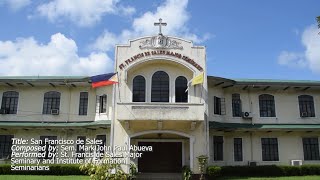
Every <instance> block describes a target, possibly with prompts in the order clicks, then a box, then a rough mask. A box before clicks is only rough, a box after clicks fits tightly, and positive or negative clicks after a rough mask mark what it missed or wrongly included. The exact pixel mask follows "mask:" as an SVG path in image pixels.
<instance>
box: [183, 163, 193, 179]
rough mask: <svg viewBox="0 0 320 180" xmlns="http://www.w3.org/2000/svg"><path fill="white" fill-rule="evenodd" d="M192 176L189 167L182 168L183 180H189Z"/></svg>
mask: <svg viewBox="0 0 320 180" xmlns="http://www.w3.org/2000/svg"><path fill="white" fill-rule="evenodd" d="M191 176H192V171H191V169H190V167H189V166H183V167H182V179H183V180H190V179H191Z"/></svg>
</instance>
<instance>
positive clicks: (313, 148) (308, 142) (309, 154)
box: [302, 137, 320, 160]
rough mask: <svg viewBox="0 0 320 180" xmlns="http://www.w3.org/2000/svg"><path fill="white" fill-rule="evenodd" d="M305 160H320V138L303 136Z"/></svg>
mask: <svg viewBox="0 0 320 180" xmlns="http://www.w3.org/2000/svg"><path fill="white" fill-rule="evenodd" d="M302 142H303V154H304V160H320V156H319V141H318V138H316V137H315V138H302Z"/></svg>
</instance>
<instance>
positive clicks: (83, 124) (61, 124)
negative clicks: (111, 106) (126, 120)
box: [0, 120, 111, 128]
mask: <svg viewBox="0 0 320 180" xmlns="http://www.w3.org/2000/svg"><path fill="white" fill-rule="evenodd" d="M110 125H111V121H110V120H100V121H92V122H23V121H22V122H5V121H1V122H0V127H44V128H46V127H93V126H104V127H105V126H110Z"/></svg>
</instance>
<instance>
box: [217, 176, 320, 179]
mask: <svg viewBox="0 0 320 180" xmlns="http://www.w3.org/2000/svg"><path fill="white" fill-rule="evenodd" d="M228 179H230V180H319V179H320V176H290V177H223V178H219V180H228Z"/></svg>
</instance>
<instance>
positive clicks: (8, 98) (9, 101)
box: [1, 91, 19, 114]
mask: <svg viewBox="0 0 320 180" xmlns="http://www.w3.org/2000/svg"><path fill="white" fill-rule="evenodd" d="M18 100H19V93H18V92H15V91H7V92H4V93H3V96H2V103H1V109H5V114H17V109H18Z"/></svg>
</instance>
